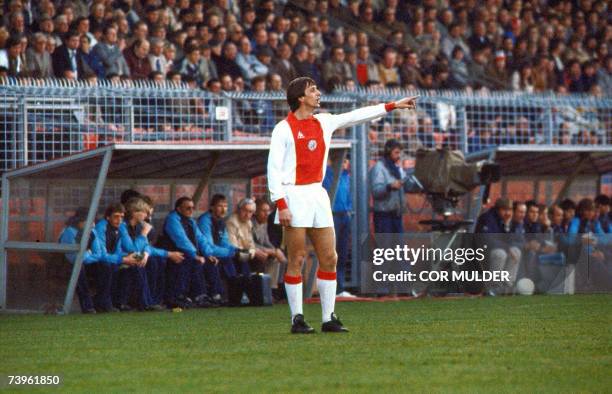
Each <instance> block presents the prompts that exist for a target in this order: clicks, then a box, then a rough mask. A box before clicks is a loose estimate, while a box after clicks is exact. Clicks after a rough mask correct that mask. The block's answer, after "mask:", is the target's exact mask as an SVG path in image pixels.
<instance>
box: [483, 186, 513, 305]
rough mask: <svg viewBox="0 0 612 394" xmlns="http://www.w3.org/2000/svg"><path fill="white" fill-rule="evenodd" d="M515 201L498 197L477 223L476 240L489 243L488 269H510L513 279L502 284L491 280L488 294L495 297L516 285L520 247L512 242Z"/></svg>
mask: <svg viewBox="0 0 612 394" xmlns="http://www.w3.org/2000/svg"><path fill="white" fill-rule="evenodd" d="M512 216H513V203H512V201H511V200H509V199H507V198H499V199H498V200H497V201H496V202H495V206H494V207H493V208H491V209H489V210H487V211H486V212H485V213H483V214H482V215H480V217H479V218H478V221H477V223H476V230H475V233H476V234H477V236H476V239H477V241H478V245H479V246H480V247H484V245H486V246H487V252H488V254H489V256H488V257H489V258H488V259H487V261H488V262H489V269H490V270H492V271H508V272H509V278H510V280H509V281H508V282H507V283H504V284H503V285H505V286H506V289H504V288H503V286H500V282H492V283H490V284H489V287H488V294H489V295H492V296H495V295H497V294H498V293H500V292H504V291H505V290H508V289H509V288H511V287H513V286H514V282H515V280H516V274H517V272H518V268H519V263H520V261H521V256H522V253H521V250H520V249H519V248H518V247H517V246H516V245H514V244H513V243H512V240H513V238H512V237H511V236H510V235H509V234H512V233H513V229H512Z"/></svg>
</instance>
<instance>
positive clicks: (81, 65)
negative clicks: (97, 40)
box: [53, 30, 93, 79]
mask: <svg viewBox="0 0 612 394" xmlns="http://www.w3.org/2000/svg"><path fill="white" fill-rule="evenodd" d="M79 45H80V35H79V33H78V32H77V31H76V30H71V31H70V32H68V34H67V35H66V39H65V40H64V45H62V46H60V47H59V48H57V49H56V50H55V51H53V71H54V73H55V76H56V77H57V78H65V77H69V76H70V74H72V75H71V76H72V78H74V79H83V78H84V77H85V75H86V74H89V73H93V70H92V69H91V68H90V67H89V66H88V65H87V64H86V63H85V61H84V59H83V53H82V52H81V50H80V49H79Z"/></svg>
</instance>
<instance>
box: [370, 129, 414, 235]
mask: <svg viewBox="0 0 612 394" xmlns="http://www.w3.org/2000/svg"><path fill="white" fill-rule="evenodd" d="M401 154H402V144H401V143H400V142H399V141H398V140H396V139H390V140H388V141H387V142H385V150H384V157H383V158H382V159H380V160H379V161H378V162H377V163H376V164H375V165H374V167H372V170H371V171H370V188H371V190H372V197H373V199H374V232H376V233H403V232H404V225H403V223H402V214H403V212H404V206H405V205H406V198H405V196H404V194H405V193H407V192H408V191H410V190H411V189H412V188H413V187H414V185H413V184H412V181H411V180H409V178H407V177H406V174H405V172H404V170H403V169H402V168H401V166H400V159H401Z"/></svg>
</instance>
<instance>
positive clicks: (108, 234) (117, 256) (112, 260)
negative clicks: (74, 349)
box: [92, 203, 139, 312]
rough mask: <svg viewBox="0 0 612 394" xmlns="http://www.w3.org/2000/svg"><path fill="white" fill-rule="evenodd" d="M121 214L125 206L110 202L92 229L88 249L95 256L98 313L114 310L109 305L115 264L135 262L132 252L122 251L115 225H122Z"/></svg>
mask: <svg viewBox="0 0 612 394" xmlns="http://www.w3.org/2000/svg"><path fill="white" fill-rule="evenodd" d="M124 216H125V208H124V207H123V205H122V204H120V203H116V204H111V205H110V206H108V207H107V208H106V211H105V212H104V219H102V220H100V221H99V222H98V223H97V224H96V227H95V229H94V233H95V235H96V240H97V241H96V242H94V243H93V244H92V252H93V254H94V255H96V256H97V258H98V263H97V264H96V274H95V277H96V288H97V292H96V296H95V298H94V305H95V308H96V310H97V311H98V312H115V311H117V310H118V309H116V308H115V307H114V306H113V287H114V286H116V284H117V273H118V270H119V266H120V265H121V264H126V265H128V266H132V265H136V264H138V262H139V260H138V259H137V258H136V257H135V254H134V253H130V254H125V253H124V252H123V250H122V248H121V237H120V235H119V227H120V226H122V225H123V226H125V224H124V223H123V217H124ZM115 293H116V292H115Z"/></svg>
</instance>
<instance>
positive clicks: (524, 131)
mask: <svg viewBox="0 0 612 394" xmlns="http://www.w3.org/2000/svg"><path fill="white" fill-rule="evenodd" d="M415 94H418V95H420V99H419V104H418V110H417V111H416V112H411V111H396V112H394V113H391V114H389V115H387V116H385V117H383V118H381V119H379V120H377V121H374V122H372V123H371V124H370V126H369V129H368V132H367V137H368V142H369V148H368V154H369V157H370V159H371V160H375V159H377V158H378V157H379V156H380V153H381V152H382V146H383V144H384V141H385V140H387V139H388V138H392V137H393V138H397V139H399V140H400V141H402V142H403V143H404V147H405V153H406V160H407V163H406V165H410V161H411V159H412V158H413V157H414V153H415V151H416V149H418V148H419V147H436V146H449V147H453V148H457V149H461V150H463V151H464V152H466V153H471V152H477V151H480V150H483V149H487V148H490V147H492V146H495V145H504V144H554V145H572V144H576V145H600V144H610V143H611V142H612V98H610V97H606V98H595V97H592V96H554V95H532V94H527V93H473V94H467V93H463V92H461V93H460V92H427V91H420V92H406V91H400V90H387V91H372V90H351V91H348V90H347V91H339V92H337V93H335V94H333V95H327V96H324V97H323V99H322V107H323V108H324V109H325V110H326V111H330V112H333V113H337V112H344V111H348V110H351V109H353V108H356V107H358V106H361V105H366V104H373V103H380V102H386V101H389V100H396V99H397V98H398V97H402V96H405V95H415ZM287 112H288V106H287V104H286V101H285V97H284V94H283V93H282V92H278V93H273V92H262V93H256V92H241V93H238V92H231V93H223V94H221V95H215V94H211V93H209V92H205V91H201V90H194V89H189V88H188V87H186V86H185V85H174V84H166V83H162V84H159V83H154V82H140V81H128V82H122V83H120V84H115V83H111V82H108V81H101V82H99V83H98V84H97V85H89V84H87V83H85V82H69V81H65V80H45V81H41V80H16V79H9V80H4V81H0V137H1V141H0V171H6V170H9V169H12V168H16V167H21V166H24V165H28V164H32V163H36V162H41V161H46V160H50V159H53V158H57V157H61V156H65V155H67V154H70V153H74V152H80V151H83V150H87V149H92V148H95V147H98V146H101V145H105V144H108V143H113V142H176V143H182V142H185V143H188V142H202V143H206V142H212V141H233V142H239V141H250V140H253V139H262V138H264V139H266V138H269V136H270V134H271V131H272V128H273V127H274V125H275V124H276V122H278V121H279V120H281V119H283V118H284V117H285V116H286V114H287ZM336 137H338V138H351V136H350V134H349V132H348V131H339V132H337V133H336Z"/></svg>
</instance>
